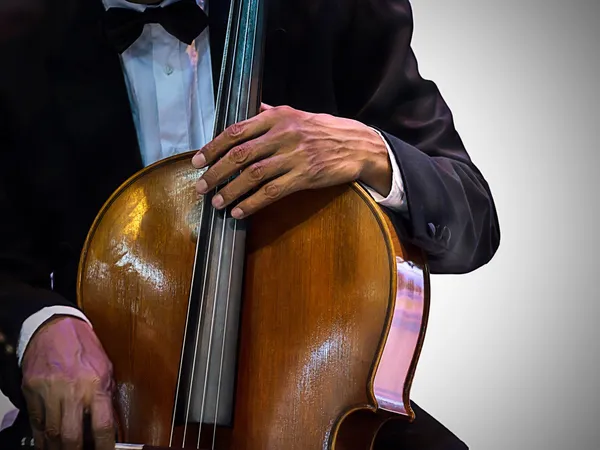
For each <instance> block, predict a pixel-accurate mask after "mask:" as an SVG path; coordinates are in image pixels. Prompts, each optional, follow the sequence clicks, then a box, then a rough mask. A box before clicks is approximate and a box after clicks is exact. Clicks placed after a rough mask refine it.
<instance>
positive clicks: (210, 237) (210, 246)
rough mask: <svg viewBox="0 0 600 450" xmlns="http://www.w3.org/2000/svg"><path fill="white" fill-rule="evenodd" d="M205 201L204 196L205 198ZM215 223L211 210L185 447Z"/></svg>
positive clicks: (187, 400) (188, 404)
mask: <svg viewBox="0 0 600 450" xmlns="http://www.w3.org/2000/svg"><path fill="white" fill-rule="evenodd" d="M205 199H206V196H205ZM204 206H206V204H204ZM215 222H216V215H215V210H214V208H212V209H211V216H210V226H209V230H208V233H209V234H208V239H209V240H208V247H207V252H206V257H205V258H206V261H207V263H206V264H205V265H204V275H203V277H202V290H201V293H200V311H199V315H198V316H199V317H198V323H197V324H196V339H195V343H194V355H193V358H192V367H191V369H190V371H191V373H190V382H189V386H188V395H187V399H186V406H185V419H184V426H183V438H182V442H183V444H184V446H185V438H186V435H187V427H188V422H189V417H190V406H191V403H192V398H193V392H194V376H195V370H196V359H197V354H198V343H199V341H200V330H201V329H202V322H203V319H204V315H205V311H206V309H205V307H204V304H205V297H206V285H207V281H208V269H209V264H208V261H209V259H210V254H211V248H212V241H213V230H214V224H215Z"/></svg>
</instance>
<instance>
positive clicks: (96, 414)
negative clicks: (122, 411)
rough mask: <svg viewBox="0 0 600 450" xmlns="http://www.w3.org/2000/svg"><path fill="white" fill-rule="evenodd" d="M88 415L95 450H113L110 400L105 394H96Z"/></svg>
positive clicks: (113, 433)
mask: <svg viewBox="0 0 600 450" xmlns="http://www.w3.org/2000/svg"><path fill="white" fill-rule="evenodd" d="M90 413H91V416H92V417H91V419H92V434H93V436H94V443H95V449H96V450H114V448H115V427H114V417H113V405H112V401H111V398H110V397H109V396H107V395H106V394H97V395H96V396H95V397H94V400H93V402H92V405H91V409H90Z"/></svg>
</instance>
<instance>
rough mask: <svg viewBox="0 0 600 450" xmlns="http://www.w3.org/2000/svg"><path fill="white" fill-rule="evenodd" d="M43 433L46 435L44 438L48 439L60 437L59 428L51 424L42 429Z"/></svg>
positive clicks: (52, 439)
mask: <svg viewBox="0 0 600 450" xmlns="http://www.w3.org/2000/svg"><path fill="white" fill-rule="evenodd" d="M44 435H45V436H46V439H48V440H49V441H56V440H58V439H60V430H59V429H58V428H55V427H53V426H50V427H48V426H47V427H46V429H45V430H44Z"/></svg>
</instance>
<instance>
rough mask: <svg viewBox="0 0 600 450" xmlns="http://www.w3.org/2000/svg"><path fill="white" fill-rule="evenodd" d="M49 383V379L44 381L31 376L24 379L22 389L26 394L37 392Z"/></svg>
mask: <svg viewBox="0 0 600 450" xmlns="http://www.w3.org/2000/svg"><path fill="white" fill-rule="evenodd" d="M46 383H48V379H44V378H41V377H37V376H29V377H24V378H23V383H22V387H23V390H24V391H26V392H37V391H39V390H40V389H41V388H42V386H44V385H45V384H46Z"/></svg>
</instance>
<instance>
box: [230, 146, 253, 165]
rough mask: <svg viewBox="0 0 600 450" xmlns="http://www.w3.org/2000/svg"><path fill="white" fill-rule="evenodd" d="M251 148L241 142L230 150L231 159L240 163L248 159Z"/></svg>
mask: <svg viewBox="0 0 600 450" xmlns="http://www.w3.org/2000/svg"><path fill="white" fill-rule="evenodd" d="M251 151H252V149H251V148H250V146H249V145H248V144H241V145H238V146H237V147H235V148H233V149H232V150H231V159H232V160H233V162H235V163H236V164H242V163H243V162H244V161H246V160H247V159H248V156H249V155H250V153H251Z"/></svg>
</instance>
